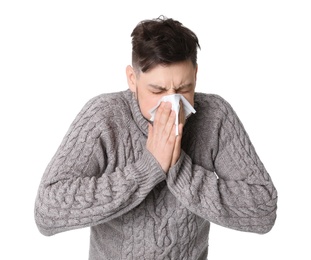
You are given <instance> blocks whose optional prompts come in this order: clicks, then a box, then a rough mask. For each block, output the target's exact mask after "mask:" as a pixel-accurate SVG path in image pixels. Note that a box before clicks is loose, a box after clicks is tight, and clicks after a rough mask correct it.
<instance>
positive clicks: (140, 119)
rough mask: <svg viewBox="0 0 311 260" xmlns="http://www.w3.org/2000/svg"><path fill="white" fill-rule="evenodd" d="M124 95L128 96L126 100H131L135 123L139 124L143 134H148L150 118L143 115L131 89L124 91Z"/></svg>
mask: <svg viewBox="0 0 311 260" xmlns="http://www.w3.org/2000/svg"><path fill="white" fill-rule="evenodd" d="M124 95H125V97H126V100H128V102H129V106H130V109H131V112H132V116H133V119H134V121H135V123H136V124H137V126H138V128H139V129H140V130H141V131H142V132H143V134H144V135H146V136H148V120H147V119H146V118H145V117H144V116H143V115H142V113H141V111H140V107H139V104H138V102H137V99H136V98H135V95H134V94H133V93H132V92H131V91H130V90H129V89H128V90H126V91H124Z"/></svg>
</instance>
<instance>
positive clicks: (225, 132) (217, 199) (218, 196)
mask: <svg viewBox="0 0 311 260" xmlns="http://www.w3.org/2000/svg"><path fill="white" fill-rule="evenodd" d="M219 100H220V101H221V102H220V103H221V105H220V106H219V108H218V109H219V112H220V113H219V114H218V117H219V118H221V123H220V124H219V129H218V131H215V132H217V138H218V151H217V154H216V156H215V158H214V159H213V165H214V170H211V169H207V168H206V167H202V165H199V164H198V163H197V164H195V163H193V158H191V157H190V156H189V155H187V154H186V153H185V152H184V151H182V154H181V157H180V159H179V161H178V162H177V163H176V164H175V166H174V167H172V168H171V169H170V171H169V173H168V178H167V182H168V186H169V188H170V190H171V192H172V193H173V194H174V196H175V197H176V198H177V199H178V200H179V201H180V202H181V203H182V204H183V205H184V206H185V207H187V208H188V209H189V210H191V211H192V212H194V213H195V214H197V215H199V216H201V217H202V218H204V219H207V220H209V221H211V222H213V223H216V224H219V225H222V226H224V227H228V228H232V229H236V230H240V231H247V232H255V233H266V232H268V231H269V230H270V229H271V228H272V227H273V225H274V222H275V219H276V209H277V191H276V189H275V187H274V185H273V183H272V180H271V178H270V176H269V174H268V172H267V171H266V169H265V167H264V165H263V164H262V162H261V161H260V159H259V157H258V155H257V154H256V152H255V149H254V147H253V145H252V143H251V141H250V139H249V136H248V135H247V133H246V132H245V129H244V127H243V125H242V123H241V122H240V120H239V118H238V117H237V115H236V114H235V112H234V111H233V109H232V108H231V106H230V105H229V104H228V103H227V102H226V101H224V100H223V99H219ZM220 114H221V116H219V115H220ZM196 149H200V151H202V152H204V151H207V150H208V149H207V148H206V147H196Z"/></svg>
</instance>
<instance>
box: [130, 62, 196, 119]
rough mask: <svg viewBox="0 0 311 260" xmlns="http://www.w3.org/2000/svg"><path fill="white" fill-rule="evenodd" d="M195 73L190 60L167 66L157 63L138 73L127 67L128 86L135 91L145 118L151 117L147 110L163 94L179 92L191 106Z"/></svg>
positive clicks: (155, 103) (154, 104)
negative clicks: (148, 69) (149, 68)
mask: <svg viewBox="0 0 311 260" xmlns="http://www.w3.org/2000/svg"><path fill="white" fill-rule="evenodd" d="M196 74H197V67H194V66H193V64H192V62H191V61H185V62H180V63H175V64H172V65H168V66H162V65H158V66H156V67H155V68H153V69H151V70H150V71H148V72H145V73H142V72H140V73H139V74H137V73H136V72H135V71H134V69H133V68H132V67H130V66H128V67H127V79H128V84H129V88H130V89H131V91H132V92H134V93H135V95H136V98H137V99H138V103H139V106H140V110H141V112H142V114H143V116H144V117H145V118H146V119H150V117H151V115H150V113H149V112H148V111H149V110H150V109H151V108H153V107H154V106H156V105H157V103H158V101H159V100H160V99H161V98H162V97H163V96H165V95H170V94H181V95H183V96H184V97H185V98H186V99H187V100H188V102H189V103H190V104H191V105H192V106H193V105H194V90H195V85H196Z"/></svg>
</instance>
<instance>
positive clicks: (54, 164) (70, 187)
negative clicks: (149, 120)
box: [35, 98, 166, 235]
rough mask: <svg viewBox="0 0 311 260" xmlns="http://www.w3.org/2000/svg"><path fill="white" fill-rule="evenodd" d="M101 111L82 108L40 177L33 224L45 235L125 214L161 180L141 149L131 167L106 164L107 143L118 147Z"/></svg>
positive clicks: (94, 103) (91, 105) (95, 106)
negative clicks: (34, 222)
mask: <svg viewBox="0 0 311 260" xmlns="http://www.w3.org/2000/svg"><path fill="white" fill-rule="evenodd" d="M103 110H105V107H103V106H102V104H101V102H99V100H98V98H95V99H93V100H91V101H90V102H88V103H87V104H86V105H85V107H84V108H83V109H82V111H81V112H80V113H79V115H78V116H77V117H76V119H75V120H74V122H73V123H72V125H71V127H70V129H69V131H68V132H67V134H66V136H65V138H64V139H63V142H62V144H61V145H60V147H59V149H58V150H57V152H56V154H55V155H54V157H53V158H52V160H51V162H50V164H49V165H48V167H47V169H46V171H45V173H44V175H43V177H42V180H41V183H40V186H39V190H38V194H37V198H36V202H35V221H36V224H37V226H38V229H39V230H40V232H41V233H42V234H44V235H53V234H56V233H59V232H63V231H66V230H71V229H76V228H82V227H86V226H93V225H97V224H100V223H103V222H106V221H109V220H111V219H113V218H116V217H118V216H120V215H122V214H125V213H126V212H128V211H129V210H131V209H132V208H134V207H136V206H137V205H138V204H139V203H141V201H142V200H143V199H144V198H145V197H146V196H147V194H148V193H149V192H150V191H151V190H152V189H153V187H154V186H155V185H157V184H158V183H159V182H161V181H163V180H164V179H165V178H166V175H165V174H164V172H163V171H162V169H161V167H160V166H159V165H158V163H157V162H156V160H155V159H154V157H153V156H152V155H151V154H150V153H149V152H148V151H147V150H146V149H142V151H141V154H140V156H139V158H138V159H137V160H136V161H135V160H134V159H131V160H129V162H128V161H126V159H124V162H118V164H119V165H123V166H121V167H119V165H116V160H115V159H113V160H111V155H110V154H109V153H110V152H111V151H110V150H109V149H111V147H108V146H109V143H114V144H115V145H117V146H120V145H121V144H120V143H116V142H117V141H116V140H114V136H112V131H111V129H109V128H107V127H106V128H105V124H104V123H103V121H102V120H103V119H102V115H103V114H107V113H106V112H105V111H103ZM98 111H101V116H99V115H98V114H99V112H98ZM110 111H111V109H110ZM112 113H113V112H112ZM112 121H113V120H112ZM115 132H117V131H115Z"/></svg>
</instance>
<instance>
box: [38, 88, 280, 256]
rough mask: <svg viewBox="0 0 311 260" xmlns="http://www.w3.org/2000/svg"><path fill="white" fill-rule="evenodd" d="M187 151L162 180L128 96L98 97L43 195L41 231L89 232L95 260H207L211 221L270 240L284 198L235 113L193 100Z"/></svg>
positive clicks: (205, 97) (52, 166)
mask: <svg viewBox="0 0 311 260" xmlns="http://www.w3.org/2000/svg"><path fill="white" fill-rule="evenodd" d="M194 107H195V109H196V111H197V113H196V114H194V115H192V116H191V117H190V118H189V119H188V121H187V123H186V125H185V127H184V134H183V139H182V153H181V156H180V159H179V160H178V162H177V163H176V164H175V165H174V166H173V167H171V168H170V170H169V172H168V173H167V174H165V173H164V172H163V171H162V169H161V166H160V165H159V164H158V162H157V161H156V160H155V158H154V157H153V156H152V155H151V153H149V152H148V150H147V149H146V148H145V147H146V140H147V133H148V132H147V121H146V119H145V118H144V117H143V116H142V114H141V112H140V109H139V107H138V104H137V102H136V100H135V98H133V96H132V93H131V92H130V91H129V90H126V91H122V92H118V93H110V94H103V95H99V96H97V97H95V98H93V99H91V100H90V101H89V102H88V103H87V104H86V105H85V106H84V107H83V109H82V111H81V112H80V113H79V114H78V116H77V117H76V119H75V120H74V121H73V123H72V125H71V127H70V129H69V131H68V132H67V134H66V136H65V138H64V139H63V141H62V143H61V145H60V147H59V149H58V150H57V152H56V154H55V155H54V157H53V158H52V160H51V162H50V163H49V165H48V167H47V169H46V171H45V173H44V175H43V177H42V181H41V184H40V187H39V190H38V195H37V198H36V203H35V220H36V223H37V226H38V228H39V230H40V232H41V233H42V234H44V235H53V234H56V233H59V232H63V231H67V230H72V229H77V228H83V227H91V240H90V253H89V254H90V257H89V259H92V260H95V259H101V260H102V259H113V260H116V259H126V260H130V259H144V260H148V259H178V260H180V259H185V260H191V259H193V260H194V259H195V260H197V259H206V257H207V252H208V235H209V227H210V222H212V223H216V224H218V225H222V226H224V227H228V228H232V229H237V230H241V231H247V232H256V233H266V232H268V231H269V230H270V229H271V228H272V226H273V225H274V222H275V219H276V208H277V191H276V189H275V187H274V185H273V183H272V181H271V179H270V176H269V174H268V173H267V171H266V169H265V167H264V165H263V164H262V162H261V161H260V159H259V157H258V156H257V154H256V152H255V149H254V147H253V146H252V144H251V142H250V140H249V137H248V135H247V133H246V132H245V130H244V128H243V125H242V124H241V122H240V121H239V119H238V117H237V115H236V114H235V112H234V111H233V109H232V108H231V106H230V105H229V104H228V103H227V102H226V101H225V100H224V99H223V98H221V97H219V96H217V95H210V94H203V93H196V94H195V105H194Z"/></svg>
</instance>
